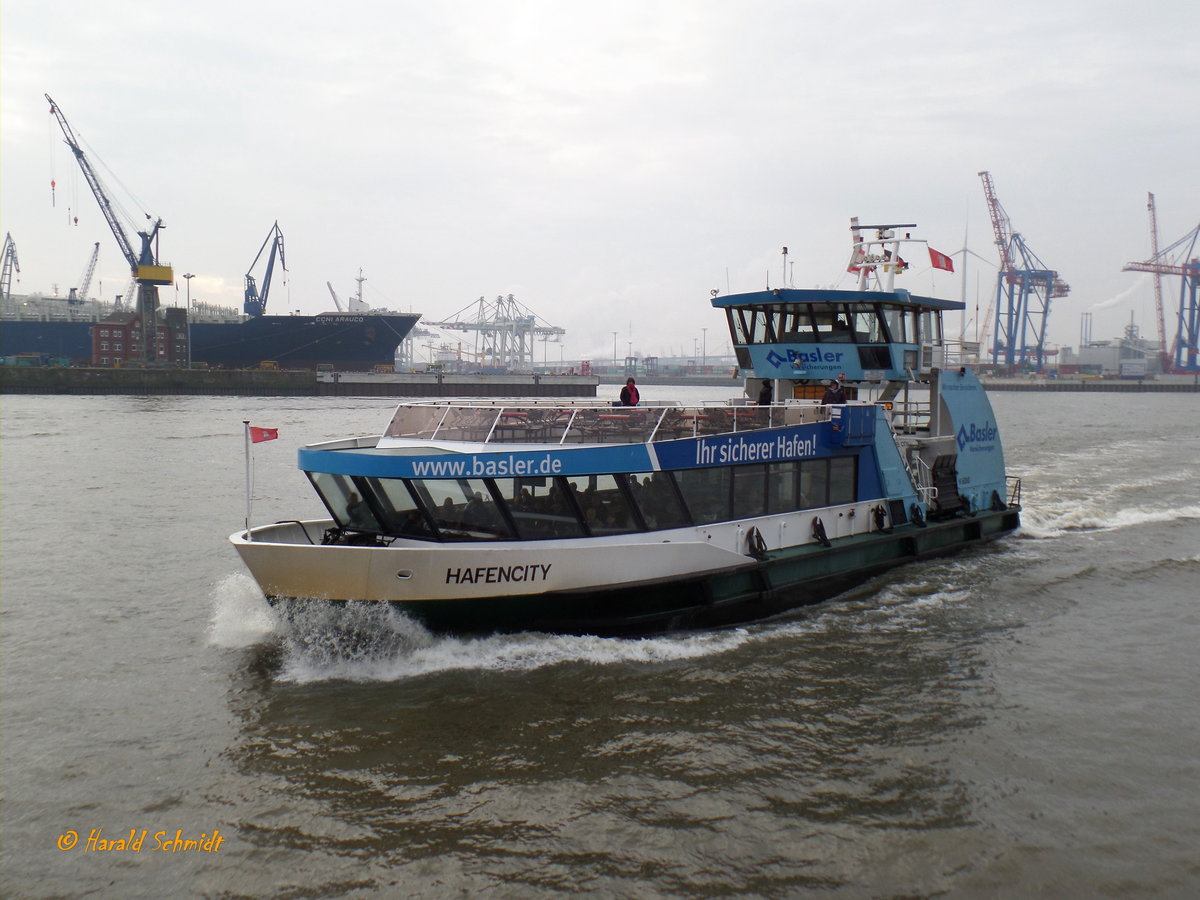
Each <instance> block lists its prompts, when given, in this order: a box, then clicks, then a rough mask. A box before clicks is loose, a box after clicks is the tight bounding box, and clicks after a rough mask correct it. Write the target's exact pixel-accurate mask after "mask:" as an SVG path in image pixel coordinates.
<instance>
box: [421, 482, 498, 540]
mask: <svg viewBox="0 0 1200 900" xmlns="http://www.w3.org/2000/svg"><path fill="white" fill-rule="evenodd" d="M412 484H413V487H415V488H416V490H417V493H418V494H420V495H421V499H422V500H424V501H425V503H426V505H427V508H428V509H429V513H430V515H431V517H432V518H433V521H434V524H435V525H436V526H437V528H438V531H440V532H441V534H442V537H444V538H448V539H450V540H457V541H487V540H497V539H503V538H510V537H512V535H511V534H510V533H509V529H508V525H507V523H506V522H505V521H504V516H503V515H502V514H501V512H500V510H499V509H498V508H497V506H496V501H495V499H494V498H493V497H492V493H491V491H490V490H488V486H487V483H486V482H485V481H484V480H483V479H482V478H459V479H454V480H447V479H421V480H414V481H413V482H412Z"/></svg>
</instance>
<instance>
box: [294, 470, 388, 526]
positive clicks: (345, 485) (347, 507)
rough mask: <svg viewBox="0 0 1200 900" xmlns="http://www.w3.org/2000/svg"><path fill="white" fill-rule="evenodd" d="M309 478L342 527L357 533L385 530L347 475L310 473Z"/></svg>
mask: <svg viewBox="0 0 1200 900" xmlns="http://www.w3.org/2000/svg"><path fill="white" fill-rule="evenodd" d="M308 477H309V479H310V480H311V481H312V483H313V487H314V488H315V489H316V491H317V493H318V494H319V495H320V497H321V500H322V501H324V503H325V506H326V508H327V509H328V510H329V512H330V514H332V516H333V518H334V521H336V522H337V523H338V525H339V526H340V527H342V528H350V529H354V530H356V531H382V530H383V529H382V528H380V526H379V520H378V519H377V518H375V513H373V512H371V507H370V506H368V505H367V502H366V501H365V500H364V499H363V497H362V494H360V493H359V490H358V486H357V485H356V484H354V482H352V481H351V480H350V479H349V478H347V477H346V476H345V475H330V474H329V473H328V472H309V473H308Z"/></svg>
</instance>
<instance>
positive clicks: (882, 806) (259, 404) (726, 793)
mask: <svg viewBox="0 0 1200 900" xmlns="http://www.w3.org/2000/svg"><path fill="white" fill-rule="evenodd" d="M656 390H658V391H661V390H662V389H656ZM710 392H711V389H710ZM718 393H720V392H718ZM993 404H994V406H995V407H996V410H997V414H998V417H999V419H1000V423H1001V427H1002V431H1003V434H1004V437H1005V444H1006V455H1007V458H1008V462H1009V466H1010V469H1011V471H1012V472H1013V473H1014V474H1018V475H1020V476H1022V478H1023V479H1024V502H1025V513H1024V522H1025V526H1024V529H1023V530H1022V532H1021V533H1020V534H1019V535H1017V536H1015V537H1013V538H1010V539H1007V540H1005V541H1003V542H1000V543H998V544H995V545H993V546H990V547H987V548H982V549H978V550H975V551H972V552H968V553H965V554H963V555H961V556H958V557H956V558H953V559H948V560H938V561H933V562H927V563H921V564H915V565H912V566H909V567H906V568H903V569H900V570H897V571H895V572H892V573H890V574H888V575H886V576H884V577H881V578H878V579H875V580H874V581H872V582H870V583H869V584H866V585H864V586H862V587H861V588H859V589H857V590H854V591H852V592H850V593H848V594H844V595H842V596H840V597H838V598H836V599H834V600H832V601H830V602H828V603H826V604H824V605H821V606H818V607H812V608H808V609H804V610H801V611H799V612H797V613H795V614H792V615H790V616H788V617H786V618H783V619H780V620H775V621H772V622H769V623H764V624H757V625H752V626H747V627H744V628H739V629H734V630H730V631H723V632H716V633H710V634H699V635H684V636H677V637H667V638H657V639H650V640H636V641H630V640H602V639H596V638H562V637H549V636H545V635H522V636H509V637H493V638H484V639H476V640H464V639H448V638H435V637H432V636H430V635H429V634H427V633H425V632H423V631H422V630H421V629H420V628H418V627H417V626H415V625H413V624H412V623H410V622H408V621H406V620H404V619H402V618H400V617H398V616H394V615H388V614H374V615H373V616H368V619H369V620H370V621H369V624H370V625H371V626H372V627H373V628H374V631H375V633H376V634H377V635H378V639H377V640H375V641H372V642H368V643H366V644H362V643H359V644H356V645H354V646H345V645H342V644H340V643H339V642H338V641H336V640H333V639H332V638H331V637H330V635H331V634H332V633H333V632H332V630H331V629H330V628H329V627H328V626H329V622H328V620H327V619H326V618H325V617H324V616H323V615H322V614H317V613H314V615H313V616H312V617H311V618H310V619H308V620H307V621H302V622H299V623H297V624H296V625H294V626H285V625H283V624H281V623H279V622H277V621H275V619H274V618H273V617H272V614H271V613H270V611H269V609H268V608H267V607H266V605H265V603H264V602H263V600H262V598H261V595H260V594H259V593H258V591H257V589H256V588H255V586H254V584H253V582H252V581H251V580H250V578H249V577H248V576H247V575H246V574H245V573H244V571H243V570H242V568H241V565H240V562H239V560H238V559H237V556H236V554H235V553H234V552H233V550H232V549H231V548H230V547H229V546H228V545H227V543H226V536H227V535H228V534H229V533H231V532H233V531H235V530H237V529H238V528H239V527H240V525H241V522H242V519H243V517H244V499H243V489H244V486H243V462H242V436H241V435H242V432H241V422H242V420H243V419H250V420H252V421H253V422H254V423H255V424H258V425H264V426H275V427H278V428H279V429H280V436H281V439H280V440H278V441H274V442H271V443H267V444H260V445H257V447H256V455H257V460H256V486H255V495H256V501H255V508H254V518H255V520H256V521H259V522H261V521H269V520H273V519H276V518H295V517H301V516H307V515H315V514H318V513H319V512H320V509H319V507H318V504H317V501H316V500H315V497H311V496H310V494H311V492H310V490H309V489H308V487H307V484H306V483H305V481H304V479H303V476H302V475H301V474H300V473H299V472H297V471H296V469H295V465H294V460H295V448H296V447H297V446H298V445H299V444H301V443H307V442H311V441H315V440H320V439H324V438H333V437H341V436H344V435H346V434H365V433H369V432H371V431H376V430H378V429H379V428H381V427H382V425H383V423H384V421H385V419H386V416H387V410H388V409H389V408H390V406H391V404H390V402H388V401H382V400H346V399H337V400H334V399H322V400H316V399H314V400H297V399H242V398H195V397H192V398H150V399H145V398H128V397H86V398H85V397H33V396H12V397H4V398H3V400H2V402H0V417H2V418H0V424H2V428H3V432H2V465H3V495H2V499H3V507H2V516H3V518H2V523H3V530H2V533H0V539H2V547H0V549H2V553H3V556H2V558H0V563H2V566H3V568H2V578H3V581H2V583H0V589H2V591H3V595H2V598H3V599H2V609H0V627H2V631H0V651H2V654H3V655H2V666H3V668H2V674H3V682H2V689H3V743H2V754H3V756H2V765H3V769H2V771H3V801H2V805H0V813H2V822H3V824H2V828H3V832H2V837H3V841H2V850H0V852H2V854H3V857H2V860H0V863H2V865H0V886H2V887H3V891H2V893H3V894H4V896H11V897H79V896H119V897H127V898H128V897H163V896H202V897H297V898H299V897H304V898H316V897H322V898H324V897H394V896H411V897H431V898H439V897H450V896H461V895H464V894H466V893H468V892H469V893H472V894H473V893H476V892H486V893H487V895H488V896H494V897H520V898H526V897H548V896H553V895H555V894H558V893H582V892H588V893H592V894H594V895H596V896H608V897H723V896H730V897H733V896H737V897H797V896H814V897H837V898H840V897H846V898H858V897H896V898H899V897H904V898H916V897H956V898H959V897H961V898H992V897H1021V898H1026V897H1067V896H1070V897H1098V896H1106V897H1192V896H1196V895H1197V894H1198V893H1200V854H1198V852H1197V847H1200V788H1198V785H1200V775H1198V771H1197V761H1196V760H1197V749H1196V748H1197V747H1198V746H1200V702H1198V701H1197V699H1196V696H1197V694H1196V692H1197V684H1198V683H1200V661H1198V660H1200V656H1198V654H1197V640H1198V638H1200V415H1198V413H1200V404H1198V402H1197V398H1196V396H1195V395H1161V394H1135V395H1124V394H1114V395H1097V394H1089V395H1078V394H1051V395H1039V394H996V395H994V396H993ZM341 615H342V616H354V615H360V616H362V615H366V614H361V613H355V612H353V611H351V612H349V613H342V614H341ZM143 832H144V833H145V837H144V839H143V840H142V842H141V843H140V844H139V845H138V846H137V848H136V849H134V848H133V846H131V845H128V840H129V838H130V835H131V833H132V835H133V837H134V838H135V840H136V838H137V836H138V835H141V834H142V833H143ZM217 837H219V838H220V840H219V841H217V840H215V838H217ZM177 839H178V840H179V843H176V840H177ZM121 840H125V841H126V843H127V846H125V849H101V848H103V847H112V846H118V845H117V843H116V842H118V841H121ZM185 840H196V841H199V842H200V847H199V849H187V850H183V849H178V848H179V847H182V846H183V844H182V841H185ZM108 842H111V843H108ZM206 846H207V849H205V847H206Z"/></svg>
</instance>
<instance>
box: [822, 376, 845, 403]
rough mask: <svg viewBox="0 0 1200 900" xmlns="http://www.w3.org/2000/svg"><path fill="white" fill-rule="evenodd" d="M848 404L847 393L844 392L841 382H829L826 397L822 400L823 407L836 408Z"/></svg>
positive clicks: (834, 380)
mask: <svg viewBox="0 0 1200 900" xmlns="http://www.w3.org/2000/svg"><path fill="white" fill-rule="evenodd" d="M845 402H846V392H845V391H843V390H842V385H841V382H839V381H837V380H836V379H833V380H831V381H830V382H829V387H827V388H826V389H825V396H824V397H822V398H821V405H822V406H835V405H838V404H842V403H845Z"/></svg>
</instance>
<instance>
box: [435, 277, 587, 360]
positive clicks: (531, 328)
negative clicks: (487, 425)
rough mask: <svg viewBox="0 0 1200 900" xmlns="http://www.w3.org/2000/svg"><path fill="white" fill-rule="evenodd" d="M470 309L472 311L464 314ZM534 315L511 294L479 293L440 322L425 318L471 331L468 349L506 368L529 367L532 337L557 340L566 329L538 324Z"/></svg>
mask: <svg viewBox="0 0 1200 900" xmlns="http://www.w3.org/2000/svg"><path fill="white" fill-rule="evenodd" d="M469 310H474V314H473V315H468V311H469ZM538 318H539V317H538V315H537V314H536V313H534V312H533V311H532V310H530V309H528V308H527V307H525V306H523V305H522V304H521V303H520V302H519V301H518V300H517V299H516V298H515V297H513V295H512V294H509V295H508V296H507V297H503V296H500V297H497V298H496V299H495V301H490V300H486V299H485V298H483V297H480V298H479V299H478V300H476V301H475V302H473V303H471V304H468V305H467V306H465V307H463V308H462V309H460V310H459V311H458V312H456V313H454V314H453V316H451V317H450V318H449V319H448V320H446V321H444V322H427V323H424V324H427V325H437V326H439V327H441V328H448V329H452V330H455V331H473V332H475V350H474V352H473V353H472V355H473V356H475V357H476V358H477V359H479V360H481V361H482V360H486V361H487V363H488V364H489V365H492V366H496V367H498V368H499V367H502V368H507V369H523V368H531V367H532V366H533V364H534V362H535V360H534V352H533V351H534V341H535V340H543V341H548V340H555V341H558V340H561V339H562V336H563V335H565V334H566V333H567V332H566V329H563V328H559V327H558V326H557V325H550V324H548V323H547V324H538Z"/></svg>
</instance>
